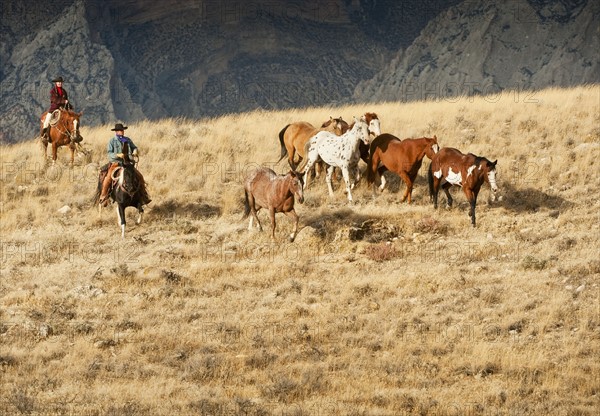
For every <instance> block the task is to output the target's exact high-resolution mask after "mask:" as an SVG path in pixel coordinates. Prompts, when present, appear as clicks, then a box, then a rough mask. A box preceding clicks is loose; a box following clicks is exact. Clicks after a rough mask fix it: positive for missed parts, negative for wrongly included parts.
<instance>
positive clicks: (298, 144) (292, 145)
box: [277, 117, 349, 170]
mask: <svg viewBox="0 0 600 416" xmlns="http://www.w3.org/2000/svg"><path fill="white" fill-rule="evenodd" d="M348 129H349V127H348V123H346V122H345V121H344V120H343V119H342V118H341V117H338V118H333V117H330V118H329V120H328V121H326V122H324V123H323V124H322V125H321V127H320V128H316V127H315V126H313V125H312V124H310V123H307V122H306V121H298V122H295V123H291V124H288V125H287V126H285V127H284V128H283V129H282V130H281V131H280V132H279V143H280V144H281V157H280V158H279V160H278V161H277V162H278V163H279V162H280V161H281V160H282V159H283V158H284V157H286V156H287V158H288V163H289V164H290V167H291V168H292V170H294V169H296V166H297V162H296V161H295V156H296V155H298V157H299V159H300V160H302V159H304V158H305V157H306V154H305V152H304V145H305V144H306V142H307V141H308V139H310V138H311V137H312V136H314V135H315V134H317V133H318V132H319V131H329V132H332V133H335V134H336V135H338V136H341V135H342V134H344V133H346V131H347V130H348ZM298 162H299V161H298Z"/></svg>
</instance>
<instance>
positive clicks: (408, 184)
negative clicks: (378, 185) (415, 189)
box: [398, 171, 412, 204]
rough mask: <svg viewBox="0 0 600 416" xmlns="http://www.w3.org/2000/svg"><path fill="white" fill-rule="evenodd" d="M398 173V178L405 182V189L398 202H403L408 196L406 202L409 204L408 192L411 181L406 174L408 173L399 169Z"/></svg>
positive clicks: (409, 191) (409, 192)
mask: <svg viewBox="0 0 600 416" xmlns="http://www.w3.org/2000/svg"><path fill="white" fill-rule="evenodd" d="M398 174H399V175H400V178H401V179H402V180H403V181H404V183H405V184H406V189H405V190H404V195H403V196H402V200H401V201H400V202H404V201H406V199H407V198H408V203H409V204H410V194H411V192H412V181H411V180H410V177H409V176H408V174H407V173H406V172H405V171H400V172H399V173H398Z"/></svg>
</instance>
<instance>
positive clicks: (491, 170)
mask: <svg viewBox="0 0 600 416" xmlns="http://www.w3.org/2000/svg"><path fill="white" fill-rule="evenodd" d="M496 163H498V161H497V160H495V161H494V162H490V161H489V160H488V159H486V158H485V157H480V156H475V155H474V154H472V153H469V154H466V155H465V154H463V153H461V152H460V151H459V150H457V149H454V148H451V147H445V148H443V149H441V150H440V151H439V152H438V153H437V154H436V155H435V156H434V157H433V159H432V160H431V165H429V172H428V175H427V176H428V181H429V195H430V196H431V199H432V201H433V207H434V208H436V209H437V200H438V192H439V189H440V186H441V187H442V189H443V190H444V192H445V193H446V198H447V200H448V207H452V201H453V199H452V196H451V195H450V192H449V191H448V188H450V187H451V186H453V185H454V186H460V187H462V189H463V191H464V193H465V195H466V197H467V200H468V201H469V204H470V205H471V207H470V209H469V216H470V217H471V224H472V225H473V227H475V205H476V204H477V195H478V194H479V190H480V189H481V185H483V183H484V182H487V183H488V184H489V185H490V188H491V189H492V192H494V193H495V192H497V191H498V185H496Z"/></svg>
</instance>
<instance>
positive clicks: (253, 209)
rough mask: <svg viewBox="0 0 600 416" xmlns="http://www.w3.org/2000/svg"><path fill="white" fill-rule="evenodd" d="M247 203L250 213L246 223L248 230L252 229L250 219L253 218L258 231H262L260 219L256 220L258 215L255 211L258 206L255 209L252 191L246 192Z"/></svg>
mask: <svg viewBox="0 0 600 416" xmlns="http://www.w3.org/2000/svg"><path fill="white" fill-rule="evenodd" d="M248 203H249V204H250V213H251V214H252V215H251V216H250V221H249V223H248V231H252V220H253V219H255V220H256V226H257V227H258V229H259V230H260V231H262V225H260V221H259V220H258V215H257V212H258V210H259V209H260V208H258V209H256V205H255V201H254V195H252V193H248Z"/></svg>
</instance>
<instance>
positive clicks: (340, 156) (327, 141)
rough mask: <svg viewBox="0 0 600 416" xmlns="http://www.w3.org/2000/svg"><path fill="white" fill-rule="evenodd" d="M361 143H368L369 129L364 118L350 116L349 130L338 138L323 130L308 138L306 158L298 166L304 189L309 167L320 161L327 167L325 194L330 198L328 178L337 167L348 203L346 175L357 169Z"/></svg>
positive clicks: (330, 190)
mask: <svg viewBox="0 0 600 416" xmlns="http://www.w3.org/2000/svg"><path fill="white" fill-rule="evenodd" d="M361 141H362V142H363V143H365V144H368V143H369V126H368V124H367V122H366V120H365V117H364V116H363V117H361V118H360V119H357V118H356V117H354V123H353V127H352V129H350V130H348V131H347V132H346V133H344V134H342V135H341V136H339V137H338V136H336V135H334V134H333V133H329V132H326V131H321V132H319V133H317V134H316V135H315V136H313V137H311V138H310V140H309V141H308V142H306V145H305V151H306V159H304V160H303V161H302V163H301V164H300V166H299V167H298V169H299V170H300V171H302V170H303V171H304V183H305V186H308V183H307V181H308V172H309V171H310V168H311V167H312V166H313V165H314V164H315V163H317V162H318V161H320V160H322V161H323V162H325V163H327V164H328V165H329V167H328V168H327V188H328V189H329V195H330V196H333V187H332V185H331V177H332V176H333V170H334V169H335V168H336V167H338V168H340V169H341V171H342V176H343V177H344V182H346V193H347V194H348V202H350V203H352V193H351V191H350V189H351V184H350V172H354V170H355V169H357V164H358V160H359V158H360V152H359V143H360V142H361ZM352 185H353V184H352Z"/></svg>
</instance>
